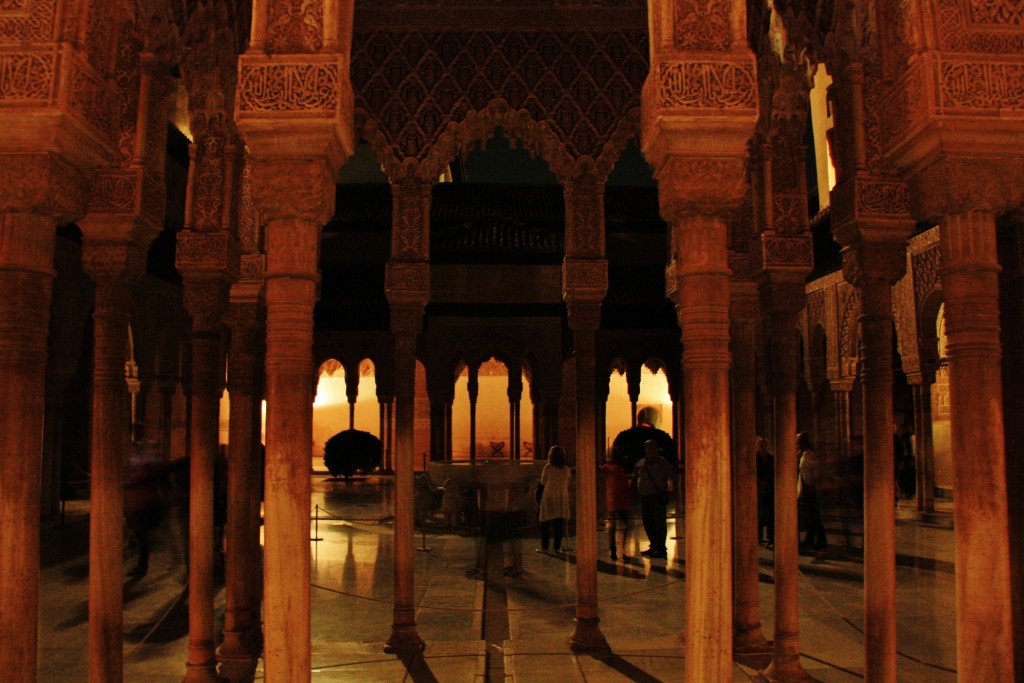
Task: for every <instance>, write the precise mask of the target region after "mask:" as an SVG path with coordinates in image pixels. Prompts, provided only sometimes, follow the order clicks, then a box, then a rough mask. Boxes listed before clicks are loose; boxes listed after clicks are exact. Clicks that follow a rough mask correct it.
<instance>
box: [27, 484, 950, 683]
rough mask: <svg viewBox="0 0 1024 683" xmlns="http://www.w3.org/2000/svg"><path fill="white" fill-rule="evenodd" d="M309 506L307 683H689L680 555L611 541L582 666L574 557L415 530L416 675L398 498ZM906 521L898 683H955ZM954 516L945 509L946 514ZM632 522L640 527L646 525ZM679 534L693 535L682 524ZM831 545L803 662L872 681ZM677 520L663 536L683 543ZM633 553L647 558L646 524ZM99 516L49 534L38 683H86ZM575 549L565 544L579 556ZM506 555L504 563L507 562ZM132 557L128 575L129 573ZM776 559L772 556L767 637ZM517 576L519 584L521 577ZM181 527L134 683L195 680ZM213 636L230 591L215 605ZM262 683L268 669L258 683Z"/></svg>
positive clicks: (149, 591) (927, 546)
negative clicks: (597, 616)
mask: <svg viewBox="0 0 1024 683" xmlns="http://www.w3.org/2000/svg"><path fill="white" fill-rule="evenodd" d="M313 491H314V492H313V498H312V501H311V504H310V509H311V518H312V519H311V523H310V534H311V538H318V539H322V540H317V541H311V543H312V571H311V575H310V582H311V586H312V588H311V594H312V609H313V644H312V650H313V674H312V680H313V681H325V682H326V681H358V682H378V681H380V682H390V681H396V682H397V681H414V682H416V683H421V682H426V681H439V682H448V681H451V682H462V681H465V682H470V681H480V682H484V681H487V682H496V681H508V682H509V683H544V682H546V681H553V682H558V683H566V682H568V681H586V682H590V683H598V682H602V683H603V682H605V681H642V682H648V683H654V682H655V681H681V680H682V678H683V671H684V668H685V666H686V661H685V657H684V653H683V647H682V645H681V640H680V635H679V634H680V633H681V631H682V629H683V626H684V621H685V613H684V602H685V601H684V591H685V572H684V569H685V568H684V566H683V563H682V558H683V556H684V544H685V540H684V539H681V538H675V539H673V540H672V541H670V543H669V546H670V547H669V558H668V560H667V561H666V560H653V561H651V560H646V559H635V560H630V561H625V562H624V561H622V560H621V559H620V561H618V562H612V561H611V559H610V557H609V556H608V552H607V550H605V549H604V548H605V545H606V543H605V539H604V536H603V534H602V538H601V539H600V547H601V548H602V555H601V557H600V560H599V567H598V572H599V574H598V577H599V595H600V610H601V619H602V621H601V629H602V631H603V633H604V634H605V636H606V638H607V640H608V643H609V645H610V646H611V652H610V653H607V654H603V655H601V656H589V655H582V656H575V655H573V654H572V653H571V652H569V650H568V647H567V645H566V636H567V635H568V634H569V632H570V631H571V629H572V618H573V601H574V595H575V564H574V559H575V557H574V555H573V554H572V553H571V552H569V553H564V554H554V553H547V554H542V553H537V552H535V548H536V546H537V545H538V544H537V540H536V537H535V533H536V529H535V528H533V526H532V525H531V526H530V528H528V529H527V534H526V538H524V539H523V540H522V541H521V542H520V543H521V550H522V553H521V561H522V569H523V572H522V574H520V575H514V574H515V572H507V571H505V569H506V565H509V566H511V565H513V564H514V563H515V555H514V552H513V551H514V547H513V545H514V544H513V543H512V542H506V543H505V544H504V547H503V546H502V544H501V543H500V542H494V541H492V542H490V543H488V542H487V541H485V540H481V538H480V534H478V533H476V532H475V531H474V530H470V529H468V528H467V529H459V530H453V529H449V528H447V527H445V526H444V525H443V524H442V523H441V520H440V519H437V520H435V521H434V522H433V523H430V524H428V525H427V528H426V530H424V531H423V532H422V533H419V532H418V533H417V537H416V544H417V548H418V549H419V551H420V552H417V553H416V575H415V586H416V595H417V604H418V613H417V622H418V628H419V632H420V635H421V636H422V637H423V638H424V640H425V641H426V642H427V648H426V651H425V653H424V657H423V659H422V660H418V661H405V662H403V661H401V660H400V659H398V658H397V657H394V656H390V655H385V654H384V653H383V651H382V645H383V642H384V640H385V639H386V638H387V637H388V635H389V633H390V625H391V605H390V599H391V595H392V591H393V580H394V577H393V570H392V539H393V536H392V525H391V522H392V517H391V515H392V507H391V505H392V495H391V494H392V489H391V482H390V480H389V479H388V478H376V477H371V478H369V479H366V480H363V481H357V482H350V483H345V482H337V481H332V480H329V479H328V477H327V476H326V475H319V474H316V475H313ZM902 505H903V506H904V507H903V508H901V509H900V510H898V512H897V515H898V524H897V529H896V534H897V553H898V556H897V593H896V601H897V611H898V624H897V627H898V634H897V640H898V648H899V652H900V656H899V659H898V662H897V665H898V669H899V680H901V681H915V682H916V681H922V682H923V681H928V682H932V681H935V682H942V681H953V680H955V679H956V674H955V672H954V668H955V665H956V657H955V650H956V645H955V637H956V636H955V632H956V628H955V624H956V622H955V618H954V590H955V589H954V568H953V532H952V531H951V530H950V529H949V528H946V527H945V526H944V525H942V524H938V525H923V524H919V523H917V522H915V521H913V515H912V513H911V509H912V502H904V503H902ZM947 511H948V508H947ZM637 517H638V515H637ZM680 521H681V520H680ZM825 521H826V526H827V527H828V531H829V539H830V543H831V547H830V550H829V552H828V554H827V555H825V556H824V557H814V556H810V555H807V556H801V559H800V562H801V567H800V568H801V578H800V618H801V650H802V652H803V665H804V667H805V669H806V670H807V671H808V672H809V673H810V674H811V675H812V676H814V677H815V678H817V679H818V680H821V681H837V682H838V681H856V680H863V642H864V636H863V632H862V628H863V615H862V599H863V592H862V585H861V584H862V574H863V572H862V569H863V567H862V563H861V555H862V553H861V548H862V535H861V527H860V523H859V520H857V519H856V517H855V516H854V515H853V514H852V513H850V512H849V511H844V510H842V509H827V510H826V520H825ZM673 522H674V520H673V519H670V526H669V535H670V536H675V525H674V523H673ZM634 531H635V537H634V540H633V542H632V548H633V551H632V554H633V555H634V556H637V555H638V552H639V551H640V550H641V549H643V548H646V542H645V539H644V537H643V531H642V527H641V525H640V523H639V519H637V520H636V521H635V527H634ZM87 537H88V503H87V502H72V503H69V504H68V508H67V512H66V514H65V519H64V524H63V526H61V524H60V523H59V522H58V521H57V520H53V521H50V522H46V523H44V530H43V545H44V556H43V558H42V586H41V591H40V592H41V616H40V629H41V631H40V650H41V655H40V671H39V680H40V681H54V682H56V681H60V682H62V683H63V682H68V683H74V682H77V681H86V680H87V668H86V660H85V651H86V641H87V623H86V619H87V614H88V606H87V593H88V590H87V574H88V558H87V548H88V538H87ZM574 544H575V539H574V538H570V540H569V546H570V547H571V546H573V545H574ZM503 550H504V552H502V551H503ZM133 553H134V549H133V548H132V547H131V546H130V545H129V547H128V548H127V550H126V560H125V567H126V570H127V569H129V568H131V567H132V566H133V564H134V557H133ZM771 563H772V553H771V551H770V550H768V549H765V548H762V550H761V581H760V594H761V607H762V612H763V620H762V623H763V624H764V630H765V633H766V635H767V636H769V637H770V636H771V631H772V613H773V597H772V566H771ZM509 574H513V575H509ZM184 584H185V575H184V569H183V564H182V559H181V550H180V547H179V544H178V543H177V542H176V533H175V525H174V524H172V523H169V522H168V521H165V523H164V525H163V526H162V527H161V529H160V530H159V533H158V537H157V538H156V539H155V543H154V554H153V559H152V561H151V568H150V571H149V573H148V574H147V575H146V576H145V577H142V578H132V577H128V576H127V572H126V580H125V649H124V651H125V680H126V681H133V682H134V681H140V682H147V683H148V682H153V683H164V682H168V683H170V682H171V681H174V682H177V681H180V680H181V678H182V676H183V674H184V671H185V665H184V662H185V654H186V643H187V595H186V593H185V591H184ZM217 600H218V602H217V614H218V625H219V624H220V619H221V614H222V611H223V600H224V594H223V590H221V591H220V592H219V593H218V597H217ZM761 664H763V662H759V661H757V660H756V659H754V660H750V659H747V660H743V659H737V661H736V665H735V667H734V675H733V680H735V681H746V680H751V679H753V678H754V677H756V671H757V667H758V666H759V665H761ZM256 678H257V680H262V678H263V672H262V669H258V670H257V673H256Z"/></svg>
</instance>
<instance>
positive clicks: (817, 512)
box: [796, 432, 828, 550]
mask: <svg viewBox="0 0 1024 683" xmlns="http://www.w3.org/2000/svg"><path fill="white" fill-rule="evenodd" d="M796 449H797V454H798V457H799V460H798V462H799V467H800V475H799V478H798V479H797V482H796V492H797V493H796V495H797V498H799V499H800V503H801V505H802V506H803V511H804V526H805V527H806V529H807V536H805V537H804V540H803V541H801V542H800V547H801V548H810V549H812V550H825V548H827V547H828V537H827V536H826V535H825V525H823V524H822V523H821V506H820V503H819V502H818V481H819V480H820V479H821V463H820V462H819V461H818V456H817V455H816V454H815V452H814V446H813V445H811V436H810V434H808V433H807V432H800V433H799V434H797V435H796Z"/></svg>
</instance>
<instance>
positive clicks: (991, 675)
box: [941, 211, 1014, 681]
mask: <svg viewBox="0 0 1024 683" xmlns="http://www.w3.org/2000/svg"><path fill="white" fill-rule="evenodd" d="M995 242H996V239H995V220H994V218H993V216H992V214H990V213H985V212H980V211H979V212H969V213H963V214H957V215H953V216H947V217H946V218H945V219H944V220H943V222H942V233H941V248H942V263H943V282H942V287H943V295H944V296H945V300H946V339H947V344H946V352H947V355H948V357H949V384H950V398H949V401H950V415H951V425H950V427H951V432H952V444H951V446H952V451H953V453H954V454H955V456H956V457H954V458H953V460H954V463H953V466H954V472H955V479H956V484H957V489H956V505H955V507H954V523H955V527H956V566H957V573H956V588H957V590H956V595H957V612H956V613H957V671H958V672H959V676H960V677H961V678H962V679H963V680H970V681H1009V680H1013V675H1014V674H1013V671H1014V665H1013V658H1014V652H1013V637H1012V628H1011V607H1010V606H1011V604H1012V602H1011V599H1010V598H1011V593H1010V558H1009V543H1008V540H1009V539H1008V534H1009V532H1008V512H1007V498H1006V495H1007V491H1006V459H1005V458H1006V455H1005V443H1004V432H1003V410H1002V402H1001V398H1002V375H1001V362H1000V360H1001V359H1000V345H999V300H998V275H997V273H998V269H999V266H998V263H997V259H996V245H995Z"/></svg>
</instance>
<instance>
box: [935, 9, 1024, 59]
mask: <svg viewBox="0 0 1024 683" xmlns="http://www.w3.org/2000/svg"><path fill="white" fill-rule="evenodd" d="M935 8H936V11H937V13H938V16H937V20H938V24H939V26H940V30H939V31H938V36H939V45H940V47H941V49H943V50H951V51H955V52H987V53H1002V54H1020V53H1022V52H1024V32H1021V31H1020V30H1007V29H1013V28H1017V29H1019V28H1020V25H1021V15H1022V14H1024V8H1022V7H1021V4H1020V2H1019V0H935Z"/></svg>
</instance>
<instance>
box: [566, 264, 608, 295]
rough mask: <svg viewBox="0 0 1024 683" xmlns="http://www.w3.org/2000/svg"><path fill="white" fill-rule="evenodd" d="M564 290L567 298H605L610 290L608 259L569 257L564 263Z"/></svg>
mask: <svg viewBox="0 0 1024 683" xmlns="http://www.w3.org/2000/svg"><path fill="white" fill-rule="evenodd" d="M562 292H563V293H564V296H565V297H566V298H569V297H573V298H577V299H581V300H583V299H586V300H597V301H600V300H601V299H603V298H604V296H605V294H606V293H607V292H608V261H607V260H605V259H580V258H568V257H567V258H566V259H565V261H563V263H562Z"/></svg>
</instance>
